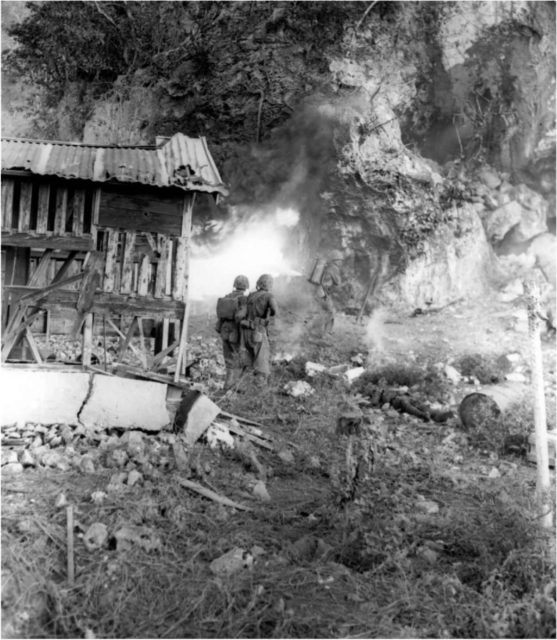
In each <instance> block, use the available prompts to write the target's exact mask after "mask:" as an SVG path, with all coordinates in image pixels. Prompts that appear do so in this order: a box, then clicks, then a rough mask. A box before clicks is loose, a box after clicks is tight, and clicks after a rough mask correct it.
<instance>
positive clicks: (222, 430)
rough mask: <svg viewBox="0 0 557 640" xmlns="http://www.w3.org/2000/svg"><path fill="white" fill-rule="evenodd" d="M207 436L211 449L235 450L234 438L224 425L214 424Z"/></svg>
mask: <svg viewBox="0 0 557 640" xmlns="http://www.w3.org/2000/svg"><path fill="white" fill-rule="evenodd" d="M205 436H206V438H207V442H208V443H209V446H210V447H211V449H217V448H219V447H222V448H223V449H234V437H233V436H232V434H231V433H230V431H229V430H228V428H227V427H226V426H225V425H224V424H212V425H211V426H210V427H209V428H208V429H207V431H206V433H205Z"/></svg>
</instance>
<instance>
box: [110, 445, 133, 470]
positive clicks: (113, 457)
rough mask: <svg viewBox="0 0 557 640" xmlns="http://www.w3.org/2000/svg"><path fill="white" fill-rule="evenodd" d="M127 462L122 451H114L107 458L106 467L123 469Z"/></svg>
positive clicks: (125, 454)
mask: <svg viewBox="0 0 557 640" xmlns="http://www.w3.org/2000/svg"><path fill="white" fill-rule="evenodd" d="M127 461H128V454H127V453H126V452H125V451H124V450H123V449H114V450H113V451H111V452H110V454H109V455H108V456H107V461H106V462H107V465H108V466H112V467H120V468H121V467H123V466H124V465H125V464H126V462H127Z"/></svg>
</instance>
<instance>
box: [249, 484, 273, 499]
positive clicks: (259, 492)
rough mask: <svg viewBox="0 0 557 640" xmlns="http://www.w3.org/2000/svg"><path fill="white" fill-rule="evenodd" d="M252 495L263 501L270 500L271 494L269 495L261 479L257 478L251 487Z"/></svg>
mask: <svg viewBox="0 0 557 640" xmlns="http://www.w3.org/2000/svg"><path fill="white" fill-rule="evenodd" d="M253 495H254V496H255V497H256V498H259V499H260V500H262V501H263V502H271V496H270V495H269V493H268V491H267V487H266V486H265V483H264V482H263V480H259V481H258V482H257V483H256V485H255V486H254V487H253Z"/></svg>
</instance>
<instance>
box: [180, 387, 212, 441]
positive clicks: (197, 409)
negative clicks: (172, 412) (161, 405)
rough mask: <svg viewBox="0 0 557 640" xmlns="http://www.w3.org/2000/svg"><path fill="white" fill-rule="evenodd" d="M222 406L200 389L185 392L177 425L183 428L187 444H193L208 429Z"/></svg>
mask: <svg viewBox="0 0 557 640" xmlns="http://www.w3.org/2000/svg"><path fill="white" fill-rule="evenodd" d="M219 413H220V408H219V407H218V406H217V405H216V404H215V403H214V402H213V401H212V400H210V399H209V398H208V397H207V396H205V395H203V394H202V393H200V392H199V391H190V392H187V393H184V397H183V398H182V402H181V403H180V406H179V407H178V410H177V411H176V417H175V425H176V427H178V428H180V429H183V432H184V434H185V437H186V444H187V445H188V446H191V445H193V444H195V442H197V440H199V438H200V437H201V436H202V435H203V434H204V433H205V431H207V429H208V428H209V426H210V425H211V423H212V422H213V420H214V419H215V418H216V417H217V416H218V415H219Z"/></svg>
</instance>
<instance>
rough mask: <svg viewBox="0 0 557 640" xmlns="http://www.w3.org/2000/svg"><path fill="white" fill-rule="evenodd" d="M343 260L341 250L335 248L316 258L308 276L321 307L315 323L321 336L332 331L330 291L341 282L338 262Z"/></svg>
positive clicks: (332, 310)
mask: <svg viewBox="0 0 557 640" xmlns="http://www.w3.org/2000/svg"><path fill="white" fill-rule="evenodd" d="M342 260H343V256H342V252H341V251H339V250H338V249H335V250H333V251H331V252H330V253H329V256H328V259H327V260H326V261H325V260H323V259H318V260H317V261H316V262H315V265H314V267H313V271H312V273H311V275H310V277H309V278H308V280H309V282H311V283H312V284H314V285H315V299H316V301H317V304H318V305H319V307H320V309H321V317H320V319H319V321H318V322H317V323H316V326H317V328H318V329H319V332H320V334H321V336H322V337H325V336H327V335H328V336H330V335H332V333H333V327H334V324H335V305H334V302H333V299H332V295H331V294H332V292H333V290H335V289H336V288H338V287H339V286H340V284H341V276H340V264H341V262H342Z"/></svg>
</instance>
